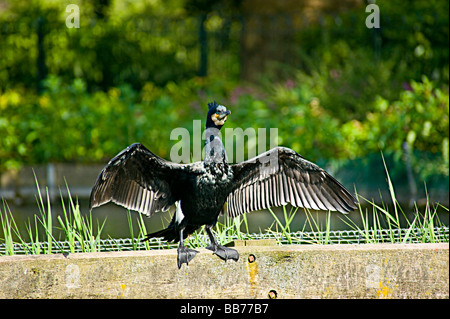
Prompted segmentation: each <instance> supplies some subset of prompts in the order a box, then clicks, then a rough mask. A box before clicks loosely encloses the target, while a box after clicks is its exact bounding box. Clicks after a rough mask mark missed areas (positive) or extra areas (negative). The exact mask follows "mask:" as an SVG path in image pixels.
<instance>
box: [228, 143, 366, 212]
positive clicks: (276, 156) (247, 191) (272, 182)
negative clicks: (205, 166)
mask: <svg viewBox="0 0 450 319" xmlns="http://www.w3.org/2000/svg"><path fill="white" fill-rule="evenodd" d="M231 167H232V169H233V173H234V183H233V190H232V191H231V192H230V194H229V195H228V198H227V212H228V215H230V216H233V217H234V216H238V215H240V214H244V213H247V212H251V211H254V210H261V209H265V208H269V207H274V206H281V205H286V204H287V203H291V205H293V206H296V207H305V208H310V209H315V210H330V211H339V212H341V213H347V212H350V211H352V210H354V209H355V208H356V203H357V202H356V200H355V198H354V197H353V196H352V195H351V194H350V193H349V192H348V191H347V190H346V189H345V188H344V186H342V185H341V184H340V183H339V182H338V181H337V180H336V179H334V178H333V177H332V176H331V175H330V174H328V173H327V172H326V171H324V170H323V169H321V168H320V167H319V166H317V165H316V164H314V163H311V162H309V161H307V160H305V159H304V158H303V157H302V156H300V155H299V154H297V153H296V152H294V151H293V150H291V149H289V148H285V147H276V148H273V149H271V150H269V151H267V152H265V153H263V154H261V155H259V156H256V157H254V158H252V159H250V160H247V161H245V162H242V163H239V164H235V165H232V166H231Z"/></svg>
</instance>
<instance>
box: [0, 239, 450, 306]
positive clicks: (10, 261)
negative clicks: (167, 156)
mask: <svg viewBox="0 0 450 319" xmlns="http://www.w3.org/2000/svg"><path fill="white" fill-rule="evenodd" d="M237 249H238V251H239V253H240V256H241V257H240V260H239V261H238V262H234V261H228V262H226V263H225V262H223V261H221V260H220V259H219V258H217V257H216V256H213V255H212V254H211V252H210V251H208V250H205V249H200V253H199V254H197V256H196V257H195V259H194V260H192V262H191V263H190V264H189V266H186V265H183V267H182V268H181V269H180V270H178V268H177V266H176V250H175V249H171V250H159V251H136V252H113V253H77V254H70V255H69V256H68V257H67V258H66V257H64V256H63V255H39V256H11V257H0V298H268V295H269V292H270V291H271V290H273V291H275V292H276V295H277V297H278V298H449V277H448V272H449V245H448V244H408V245H400V244H396V245H392V244H377V245H327V246H307V245H302V246H298V245H297V246H261V247H260V246H244V247H237ZM250 254H252V255H253V256H254V257H255V259H254V261H253V257H251V258H250V259H249V256H250ZM249 260H251V261H253V262H249ZM270 295H271V296H272V297H273V296H274V292H272V293H271V294H270Z"/></svg>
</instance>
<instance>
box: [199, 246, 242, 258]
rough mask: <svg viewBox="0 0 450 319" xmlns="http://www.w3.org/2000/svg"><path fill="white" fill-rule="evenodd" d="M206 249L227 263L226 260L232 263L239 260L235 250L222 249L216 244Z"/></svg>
mask: <svg viewBox="0 0 450 319" xmlns="http://www.w3.org/2000/svg"><path fill="white" fill-rule="evenodd" d="M206 249H209V250H211V251H212V252H213V253H214V254H216V255H217V256H219V258H220V259H222V260H224V261H227V260H228V259H233V260H234V261H238V260H239V253H238V252H237V250H236V249H233V248H228V247H224V246H221V245H218V244H210V245H209V246H208V247H206Z"/></svg>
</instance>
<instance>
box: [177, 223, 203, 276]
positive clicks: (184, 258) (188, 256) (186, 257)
mask: <svg viewBox="0 0 450 319" xmlns="http://www.w3.org/2000/svg"><path fill="white" fill-rule="evenodd" d="M183 230H184V228H182V229H181V230H180V244H179V245H178V249H177V252H178V256H177V263H178V269H180V268H181V265H182V264H186V265H188V264H189V262H190V261H191V260H192V259H193V258H194V257H195V255H196V254H197V253H198V251H197V250H194V249H190V248H187V247H186V246H185V245H184V238H183Z"/></svg>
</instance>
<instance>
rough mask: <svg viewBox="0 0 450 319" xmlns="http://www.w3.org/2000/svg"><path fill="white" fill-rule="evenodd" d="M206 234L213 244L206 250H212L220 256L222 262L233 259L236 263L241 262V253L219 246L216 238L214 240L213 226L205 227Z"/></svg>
mask: <svg viewBox="0 0 450 319" xmlns="http://www.w3.org/2000/svg"><path fill="white" fill-rule="evenodd" d="M205 228H206V233H207V234H208V236H209V239H210V240H211V244H209V245H208V247H206V249H209V250H212V252H213V253H214V254H216V255H217V256H219V257H220V258H221V259H222V260H225V261H227V260H228V259H233V260H235V261H238V260H239V253H238V252H237V250H236V249H233V248H228V247H224V246H222V245H219V243H218V242H217V240H216V238H214V235H213V233H212V231H211V226H205Z"/></svg>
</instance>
